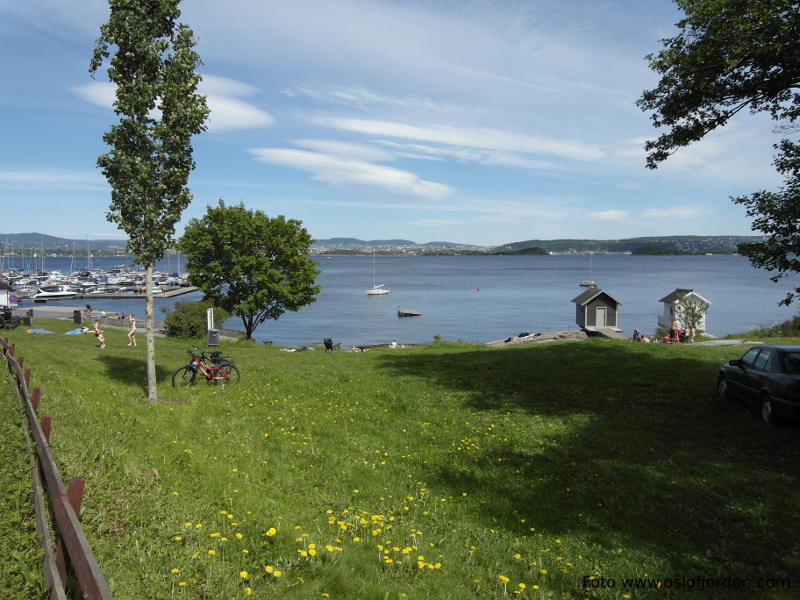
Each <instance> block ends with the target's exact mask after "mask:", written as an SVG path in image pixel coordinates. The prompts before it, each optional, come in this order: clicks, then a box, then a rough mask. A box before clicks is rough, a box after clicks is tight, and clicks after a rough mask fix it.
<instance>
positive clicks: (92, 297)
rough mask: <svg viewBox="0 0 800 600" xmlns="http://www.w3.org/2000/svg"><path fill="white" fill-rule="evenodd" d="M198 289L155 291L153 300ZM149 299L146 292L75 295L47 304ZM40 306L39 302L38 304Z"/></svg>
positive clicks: (190, 287)
mask: <svg viewBox="0 0 800 600" xmlns="http://www.w3.org/2000/svg"><path fill="white" fill-rule="evenodd" d="M196 291H197V288H196V287H192V286H188V287H177V288H173V289H171V290H167V291H166V292H162V291H158V292H156V291H154V292H153V298H174V297H175V296H182V295H183V294H191V293H192V292H196ZM144 298H147V294H145V293H144V292H134V293H125V294H75V296H73V297H72V298H65V299H64V300H47V301H46V302H64V301H65V300H66V301H69V300H136V299H144ZM37 304H39V302H37Z"/></svg>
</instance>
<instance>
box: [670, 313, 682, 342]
mask: <svg viewBox="0 0 800 600" xmlns="http://www.w3.org/2000/svg"><path fill="white" fill-rule="evenodd" d="M680 334H681V323H680V321H678V319H677V318H675V317H673V319H672V324H671V325H670V330H669V339H670V341H671V342H672V343H673V344H677V343H679V342H680V341H681V340H680Z"/></svg>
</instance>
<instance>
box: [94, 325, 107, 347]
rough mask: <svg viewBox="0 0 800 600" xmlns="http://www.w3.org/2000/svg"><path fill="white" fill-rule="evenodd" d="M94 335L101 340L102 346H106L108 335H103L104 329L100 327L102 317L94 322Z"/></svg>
mask: <svg viewBox="0 0 800 600" xmlns="http://www.w3.org/2000/svg"><path fill="white" fill-rule="evenodd" d="M94 337H96V338H97V341H98V342H100V347H101V348H105V347H106V336H105V335H103V330H102V329H100V319H97V320H96V321H95V322H94Z"/></svg>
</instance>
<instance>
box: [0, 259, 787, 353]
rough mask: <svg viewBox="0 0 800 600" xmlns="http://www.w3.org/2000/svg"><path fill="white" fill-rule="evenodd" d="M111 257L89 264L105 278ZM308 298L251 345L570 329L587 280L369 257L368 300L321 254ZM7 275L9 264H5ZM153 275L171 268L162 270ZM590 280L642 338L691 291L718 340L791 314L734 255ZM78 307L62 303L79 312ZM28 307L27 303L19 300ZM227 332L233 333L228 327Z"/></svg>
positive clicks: (56, 262) (654, 264)
mask: <svg viewBox="0 0 800 600" xmlns="http://www.w3.org/2000/svg"><path fill="white" fill-rule="evenodd" d="M126 260H127V259H125V258H121V257H103V258H95V259H94V265H95V266H99V267H101V268H105V269H109V268H111V267H112V266H114V265H115V264H117V263H120V262H125V261H126ZM318 260H319V268H320V269H321V271H322V272H321V273H320V276H319V279H318V282H319V285H320V286H321V288H322V291H321V292H320V294H319V296H318V297H317V301H316V302H314V303H312V304H310V305H308V306H306V307H304V308H302V309H301V310H300V311H299V312H297V313H291V312H287V313H285V314H284V315H283V316H282V317H281V318H280V319H279V320H278V321H267V322H266V323H264V324H262V325H261V327H259V328H258V330H257V331H256V333H255V335H254V337H255V338H256V339H258V340H272V341H273V342H274V343H275V344H281V345H290V346H300V345H307V344H319V343H321V341H322V339H323V338H326V337H330V338H332V339H333V340H334V342H341V343H342V344H343V346H350V345H354V344H382V343H388V342H390V341H391V340H393V339H396V340H397V341H398V343H408V344H414V343H427V342H430V341H431V340H432V338H433V336H434V335H439V336H441V337H442V338H443V339H445V340H458V339H461V340H466V341H476V342H484V341H488V340H496V339H502V338H506V337H510V336H513V335H516V334H518V333H521V332H524V331H548V330H566V329H570V328H572V329H575V328H576V325H575V304H573V303H572V302H570V301H571V300H572V299H573V298H574V297H576V296H577V295H578V294H580V293H581V292H583V291H584V289H585V288H582V287H579V286H578V283H579V282H580V281H582V280H584V279H587V278H588V277H589V272H588V269H589V261H588V256H586V255H559V256H424V257H423V256H378V257H377V258H376V273H377V281H378V283H383V284H385V285H386V286H387V287H388V288H390V290H391V293H389V294H388V295H386V296H376V297H368V296H367V295H366V293H365V292H366V290H367V289H368V288H370V287H371V286H372V256H371V255H370V256H334V257H331V258H324V257H321V258H319V259H318ZM7 266H8V263H7ZM69 267H70V259H69V258H61V259H59V258H49V259H48V262H47V268H48V269H60V270H62V271H68V270H69ZM157 268H159V269H161V270H165V271H166V270H176V261H175V259H174V258H173V259H172V263H171V264H167V262H166V261H165V262H164V263H161V264H159V265H158V266H157ZM591 278H592V279H594V280H595V281H597V284H598V287H600V288H601V289H603V290H605V291H607V292H608V293H609V294H611V295H612V296H613V297H614V298H616V299H617V300H619V301H620V302H621V303H622V305H621V306H620V314H619V326H620V328H621V329H623V330H624V332H625V333H626V334H628V335H630V333H631V332H632V331H633V329H634V328H637V329H641V330H642V331H644V332H645V333H652V332H653V331H654V330H655V328H656V320H657V317H658V314H659V313H661V311H662V310H663V307H662V305H661V303H659V299H660V298H662V297H664V296H666V295H667V294H668V293H670V292H671V291H673V290H674V289H675V288H693V289H694V290H696V291H697V292H698V293H699V294H701V295H702V296H704V297H705V298H707V299H708V300H709V301H710V302H711V309H710V310H709V312H708V319H707V323H708V331H709V332H710V333H713V334H715V335H719V336H722V335H727V334H731V333H737V332H742V331H745V330H747V329H752V328H754V327H756V326H759V325H769V324H774V323H776V322H780V321H783V320H785V319H788V318H790V317H791V316H792V315H793V314H794V313H795V312H796V310H797V309H796V308H794V307H793V306H790V307H783V306H778V301H779V300H780V299H781V298H783V297H784V295H785V292H786V291H787V290H789V289H791V288H792V279H790V280H788V281H787V280H784V281H782V282H781V283H778V284H776V283H772V282H771V281H770V280H769V273H768V272H766V271H762V270H757V269H753V268H752V267H751V266H750V263H749V262H748V261H747V259H746V258H744V257H741V256H628V255H611V254H596V255H594V256H593V259H592V273H591ZM199 298H200V294H199V293H192V294H187V295H185V296H178V297H176V298H173V299H170V300H158V301H157V303H156V306H157V308H156V319H157V320H161V319H162V318H163V315H162V313H161V312H159V308H160V307H161V306H164V307H167V308H169V307H171V306H172V305H173V304H174V302H176V301H181V300H197V299H199ZM87 301H88V300H84V301H74V302H67V303H68V304H78V305H80V304H81V303H82V302H87ZM90 302H91V304H92V305H93V306H95V307H97V308H99V309H100V310H108V311H119V312H125V313H129V312H133V313H135V314H136V315H137V316H138V317H139V318H140V319H141V318H143V317H144V301H143V300H96V301H90ZM28 303H30V301H28ZM398 309H411V310H419V311H420V312H421V313H422V316H420V317H407V318H398V316H397V310H398ZM225 326H226V327H230V328H233V329H241V322H240V321H239V320H238V319H231V320H230V321H229V322H228V323H226V324H225Z"/></svg>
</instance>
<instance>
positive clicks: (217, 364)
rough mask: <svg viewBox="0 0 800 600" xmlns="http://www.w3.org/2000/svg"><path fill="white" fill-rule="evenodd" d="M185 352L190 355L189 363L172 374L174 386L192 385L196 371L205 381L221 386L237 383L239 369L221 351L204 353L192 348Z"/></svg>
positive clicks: (195, 377) (195, 378)
mask: <svg viewBox="0 0 800 600" xmlns="http://www.w3.org/2000/svg"><path fill="white" fill-rule="evenodd" d="M187 352H188V353H189V356H190V359H189V363H188V364H186V365H184V366H182V367H181V368H180V369H178V370H177V371H175V372H174V373H173V374H172V385H173V386H174V387H179V386H180V387H189V386H192V385H194V384H195V382H196V380H197V375H198V373H199V374H200V375H202V376H203V377H204V378H205V380H206V383H215V384H217V385H222V386H224V385H229V384H235V383H239V369H237V368H236V365H235V364H233V361H232V360H231V359H230V358H228V357H227V356H224V355H223V354H222V352H219V351H218V350H215V351H213V352H211V353H210V354H206V353H205V351H204V350H203V351H201V350H200V348H192V349H191V350H187ZM198 352H199V354H198Z"/></svg>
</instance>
